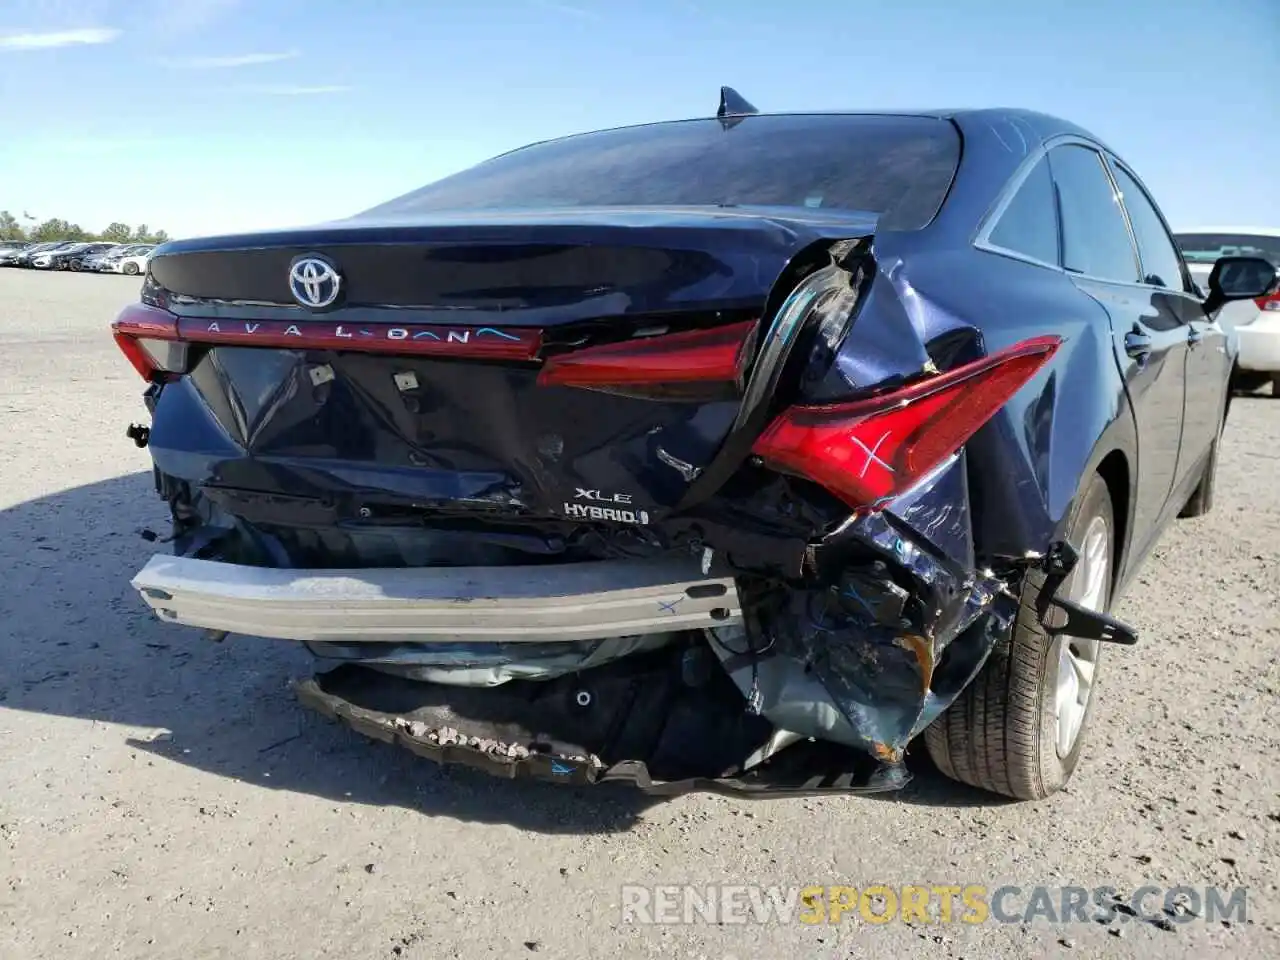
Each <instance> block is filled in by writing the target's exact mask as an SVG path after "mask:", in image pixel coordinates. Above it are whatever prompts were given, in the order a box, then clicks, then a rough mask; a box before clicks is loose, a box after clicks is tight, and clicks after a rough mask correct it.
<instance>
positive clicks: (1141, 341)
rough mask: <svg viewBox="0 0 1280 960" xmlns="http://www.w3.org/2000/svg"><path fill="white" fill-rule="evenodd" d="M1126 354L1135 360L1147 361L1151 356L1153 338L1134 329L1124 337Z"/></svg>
mask: <svg viewBox="0 0 1280 960" xmlns="http://www.w3.org/2000/svg"><path fill="white" fill-rule="evenodd" d="M1124 352H1125V353H1127V354H1128V355H1129V356H1131V357H1133V359H1135V360H1146V359H1147V357H1149V356H1151V338H1150V337H1149V336H1147V335H1146V334H1145V333H1143V332H1142V331H1141V330H1139V329H1138V328H1137V327H1134V328H1133V329H1132V330H1130V331H1129V332H1128V333H1126V334H1125V335H1124Z"/></svg>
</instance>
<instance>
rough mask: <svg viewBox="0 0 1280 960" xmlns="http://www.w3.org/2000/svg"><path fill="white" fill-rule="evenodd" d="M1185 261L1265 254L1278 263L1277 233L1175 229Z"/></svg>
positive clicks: (1279, 240) (1204, 260) (1279, 260)
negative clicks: (1272, 234)
mask: <svg viewBox="0 0 1280 960" xmlns="http://www.w3.org/2000/svg"><path fill="white" fill-rule="evenodd" d="M1174 239H1175V240H1177V241H1178V246H1180V247H1181V248H1182V255H1183V256H1184V257H1186V259H1187V262H1188V263H1213V262H1214V261H1215V260H1217V259H1218V258H1219V257H1266V258H1267V259H1268V260H1270V261H1271V262H1272V263H1274V264H1275V265H1276V266H1278V267H1280V237H1268V236H1266V235H1258V234H1248V233H1179V234H1177V235H1176V236H1175V237H1174Z"/></svg>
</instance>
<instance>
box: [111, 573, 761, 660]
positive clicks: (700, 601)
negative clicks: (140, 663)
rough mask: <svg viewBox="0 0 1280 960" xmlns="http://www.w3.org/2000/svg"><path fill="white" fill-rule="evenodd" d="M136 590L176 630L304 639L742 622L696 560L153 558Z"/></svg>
mask: <svg viewBox="0 0 1280 960" xmlns="http://www.w3.org/2000/svg"><path fill="white" fill-rule="evenodd" d="M132 583H133V586H134V588H135V589H136V590H137V591H138V592H139V593H140V594H141V595H142V598H143V600H145V601H146V602H147V604H148V605H149V606H150V607H151V608H152V609H153V610H154V611H155V612H156V614H157V615H158V616H159V617H160V618H161V619H162V620H165V621H168V622H170V623H181V624H187V625H188V626H193V627H205V628H207V629H211V630H220V631H226V632H227V633H239V634H246V635H248V636H256V637H272V638H277V639H282V640H300V641H304V642H340V641H352V640H363V641H380V640H382V641H387V642H393V643H406V642H407V643H413V642H437V641H449V640H454V641H471V642H475V641H483V640H493V641H495V642H496V641H506V642H510V641H513V640H516V641H518V640H537V641H543V642H546V641H553V640H597V639H602V638H605V637H625V636H635V635H639V634H646V633H662V632H666V631H672V630H693V629H699V628H703V627H710V626H723V625H725V624H728V623H733V622H736V621H739V620H741V618H742V609H741V605H740V602H739V599H738V590H737V587H736V585H735V584H734V581H733V579H732V578H724V579H718V578H713V577H706V576H702V575H701V574H700V573H699V570H698V565H697V563H696V561H690V562H689V563H686V562H684V561H660V562H652V561H634V560H616V561H615V560H609V561H599V562H590V563H575V564H558V565H546V566H537V567H427V568H415V569H399V568H396V569H392V568H377V569H366V570H280V569H273V568H268V567H251V566H242V565H238V564H232V563H219V562H216V561H212V560H193V559H189V558H186V557H175V556H164V555H156V556H154V557H152V558H151V560H150V561H149V562H148V563H147V565H146V566H145V567H143V568H142V569H141V570H139V571H138V573H137V575H136V576H134V578H133V581H132Z"/></svg>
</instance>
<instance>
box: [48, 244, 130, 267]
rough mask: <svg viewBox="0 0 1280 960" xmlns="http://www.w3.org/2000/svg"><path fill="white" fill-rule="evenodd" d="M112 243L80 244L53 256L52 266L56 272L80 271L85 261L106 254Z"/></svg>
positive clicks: (112, 245)
mask: <svg viewBox="0 0 1280 960" xmlns="http://www.w3.org/2000/svg"><path fill="white" fill-rule="evenodd" d="M114 246H116V244H114V243H82V244H77V245H76V246H74V247H71V248H70V249H67V250H60V251H58V252H57V253H55V254H54V255H53V266H54V268H55V269H58V270H80V269H81V268H82V267H83V266H84V262H85V260H87V259H88V258H89V257H96V256H99V255H100V254H103V253H106V252H107V251H108V250H110V249H111V248H112V247H114Z"/></svg>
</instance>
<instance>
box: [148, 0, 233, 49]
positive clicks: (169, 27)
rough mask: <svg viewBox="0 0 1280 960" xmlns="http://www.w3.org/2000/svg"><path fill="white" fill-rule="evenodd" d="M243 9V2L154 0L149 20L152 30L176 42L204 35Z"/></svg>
mask: <svg viewBox="0 0 1280 960" xmlns="http://www.w3.org/2000/svg"><path fill="white" fill-rule="evenodd" d="M239 6H241V0H152V3H151V5H150V7H149V8H148V12H147V15H146V18H145V19H146V22H147V25H148V27H149V28H150V29H151V30H153V31H155V32H156V33H157V34H159V35H160V36H162V37H166V38H170V39H172V38H175V37H181V36H186V35H190V34H193V33H201V32H203V31H204V30H205V29H206V28H207V27H211V26H213V25H214V24H216V23H217V22H218V21H220V20H223V19H226V18H227V17H228V16H230V15H231V14H232V13H234V12H235V10H236V8H237V7H239Z"/></svg>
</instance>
